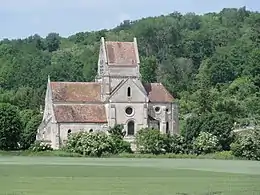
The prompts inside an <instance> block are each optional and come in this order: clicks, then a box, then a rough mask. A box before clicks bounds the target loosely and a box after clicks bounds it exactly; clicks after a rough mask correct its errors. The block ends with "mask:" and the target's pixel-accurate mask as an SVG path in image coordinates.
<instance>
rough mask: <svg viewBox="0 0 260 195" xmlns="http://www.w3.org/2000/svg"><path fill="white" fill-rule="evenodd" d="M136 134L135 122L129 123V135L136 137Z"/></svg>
mask: <svg viewBox="0 0 260 195" xmlns="http://www.w3.org/2000/svg"><path fill="white" fill-rule="evenodd" d="M134 134H135V122H134V121H129V122H128V123H127V135H134Z"/></svg>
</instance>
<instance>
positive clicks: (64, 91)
mask: <svg viewBox="0 0 260 195" xmlns="http://www.w3.org/2000/svg"><path fill="white" fill-rule="evenodd" d="M51 90H52V97H53V101H63V102H101V84H100V83H95V82H51Z"/></svg>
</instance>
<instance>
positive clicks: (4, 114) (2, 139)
mask: <svg viewBox="0 0 260 195" xmlns="http://www.w3.org/2000/svg"><path fill="white" fill-rule="evenodd" d="M21 126H22V125H21V121H20V117H19V113H18V108H17V107H15V106H13V105H11V104H8V103H0V149H1V150H14V149H17V148H18V142H19V139H20V134H21Z"/></svg>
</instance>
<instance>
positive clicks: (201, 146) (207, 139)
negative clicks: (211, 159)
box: [193, 132, 218, 154]
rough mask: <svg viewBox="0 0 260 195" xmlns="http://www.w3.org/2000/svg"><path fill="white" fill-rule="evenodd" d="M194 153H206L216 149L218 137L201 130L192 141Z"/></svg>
mask: <svg viewBox="0 0 260 195" xmlns="http://www.w3.org/2000/svg"><path fill="white" fill-rule="evenodd" d="M193 147H194V152H195V153H196V154H208V153H213V152H216V151H217V150H218V138H217V136H214V135H212V134H211V133H207V132H201V133H200V134H199V137H197V138H196V139H195V141H194V143H193Z"/></svg>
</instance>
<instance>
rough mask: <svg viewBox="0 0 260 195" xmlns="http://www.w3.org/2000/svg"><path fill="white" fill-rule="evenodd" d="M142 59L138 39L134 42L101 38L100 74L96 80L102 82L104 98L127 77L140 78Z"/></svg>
mask: <svg viewBox="0 0 260 195" xmlns="http://www.w3.org/2000/svg"><path fill="white" fill-rule="evenodd" d="M139 69H140V59H139V53H138V48H137V40H136V38H134V40H133V42H116V41H105V39H104V37H102V38H101V40H100V50H99V60H98V74H97V77H96V81H97V82H100V83H102V89H101V90H102V92H101V94H102V97H103V98H102V99H106V97H108V96H109V95H110V93H111V92H112V91H113V89H114V88H115V87H116V86H118V84H119V83H120V82H122V81H123V80H125V79H127V78H132V79H135V80H140V70H139Z"/></svg>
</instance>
